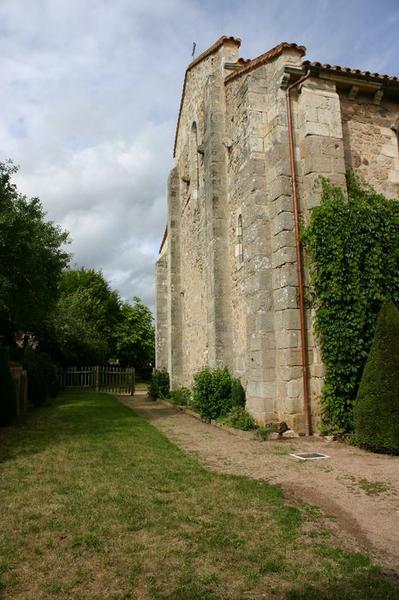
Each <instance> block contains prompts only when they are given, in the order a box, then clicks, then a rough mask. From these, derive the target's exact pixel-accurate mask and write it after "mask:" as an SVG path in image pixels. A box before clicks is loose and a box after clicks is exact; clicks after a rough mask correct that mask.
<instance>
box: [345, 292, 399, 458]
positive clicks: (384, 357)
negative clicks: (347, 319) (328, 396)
mask: <svg viewBox="0 0 399 600" xmlns="http://www.w3.org/2000/svg"><path fill="white" fill-rule="evenodd" d="M353 412H354V421H355V434H356V440H357V442H358V443H359V444H360V445H361V446H364V447H365V448H368V449H369V450H374V451H375V452H386V453H388V454H399V311H398V309H397V308H396V306H395V305H394V304H393V302H384V304H383V305H382V308H381V311H380V314H379V316H378V319H377V326H376V330H375V335H374V340H373V344H372V346H371V351H370V354H369V357H368V359H367V363H366V366H365V368H364V372H363V376H362V380H361V383H360V387H359V391H358V394H357V398H356V401H355V402H354V406H353Z"/></svg>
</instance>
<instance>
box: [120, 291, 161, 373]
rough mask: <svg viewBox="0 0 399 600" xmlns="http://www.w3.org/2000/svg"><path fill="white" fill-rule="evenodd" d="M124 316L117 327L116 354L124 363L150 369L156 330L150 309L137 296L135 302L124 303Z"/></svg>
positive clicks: (153, 354) (139, 368) (140, 369)
mask: <svg viewBox="0 0 399 600" xmlns="http://www.w3.org/2000/svg"><path fill="white" fill-rule="evenodd" d="M121 312H122V318H121V320H120V323H119V325H118V327H117V328H116V332H115V334H116V355H117V357H118V359H119V361H120V363H121V364H122V365H133V366H134V367H135V368H136V369H137V370H139V371H143V370H145V369H148V367H150V366H151V365H152V364H153V363H154V358H155V331H154V326H153V316H152V313H151V311H150V309H149V308H148V307H147V306H145V304H143V303H142V301H141V299H140V298H139V297H137V296H135V297H134V298H133V304H129V303H128V302H124V303H123V304H122V310H121Z"/></svg>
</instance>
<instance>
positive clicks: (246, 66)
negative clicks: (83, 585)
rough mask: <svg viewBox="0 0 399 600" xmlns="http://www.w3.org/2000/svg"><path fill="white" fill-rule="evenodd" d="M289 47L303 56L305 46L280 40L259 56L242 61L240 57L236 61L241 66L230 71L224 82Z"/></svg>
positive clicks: (254, 67)
mask: <svg viewBox="0 0 399 600" xmlns="http://www.w3.org/2000/svg"><path fill="white" fill-rule="evenodd" d="M291 48H292V49H294V50H298V51H299V52H300V53H301V55H302V56H304V55H305V54H306V48H305V46H299V45H298V44H290V43H288V42H281V44H279V45H278V46H275V47H274V48H272V49H271V50H268V51H267V52H265V53H264V54H261V55H260V56H258V57H257V58H254V59H253V60H250V61H244V60H243V59H240V61H241V62H240V61H238V62H239V64H240V65H242V66H241V67H238V68H237V69H236V70H235V71H234V72H233V73H231V75H229V76H228V77H226V79H225V84H227V83H229V82H230V81H233V80H234V79H236V78H237V77H240V76H241V75H245V73H249V72H250V71H252V70H253V69H256V68H257V67H260V66H261V65H264V64H266V63H268V62H270V61H271V60H273V59H274V58H277V57H278V56H280V54H282V52H283V51H284V50H287V49H291Z"/></svg>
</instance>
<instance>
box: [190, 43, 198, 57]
mask: <svg viewBox="0 0 399 600" xmlns="http://www.w3.org/2000/svg"><path fill="white" fill-rule="evenodd" d="M196 47H197V44H196V43H195V42H193V49H192V52H191V56H192V57H193V58H194V54H195V49H196Z"/></svg>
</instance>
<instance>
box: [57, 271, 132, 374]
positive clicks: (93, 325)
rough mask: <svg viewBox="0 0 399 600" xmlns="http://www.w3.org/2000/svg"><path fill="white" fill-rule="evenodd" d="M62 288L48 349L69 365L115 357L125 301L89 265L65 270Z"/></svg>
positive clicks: (103, 360) (98, 272)
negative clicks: (122, 302)
mask: <svg viewBox="0 0 399 600" xmlns="http://www.w3.org/2000/svg"><path fill="white" fill-rule="evenodd" d="M59 291H60V297H59V300H58V303H57V305H56V307H55V310H54V311H53V314H52V316H51V323H50V325H49V328H48V336H47V347H45V349H47V350H49V351H50V352H51V353H52V354H53V355H56V356H57V358H58V359H59V360H60V361H61V362H63V363H68V364H93V363H104V362H107V360H108V359H109V358H112V357H114V356H115V353H116V344H115V331H116V329H117V327H118V325H119V323H120V320H121V301H120V298H119V295H118V293H117V292H116V291H114V290H111V288H110V286H109V284H108V283H107V281H106V280H105V279H104V276H103V274H102V273H101V272H100V271H95V270H94V269H86V268H80V269H71V270H68V271H65V272H64V273H63V274H62V277H61V279H60V284H59Z"/></svg>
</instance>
